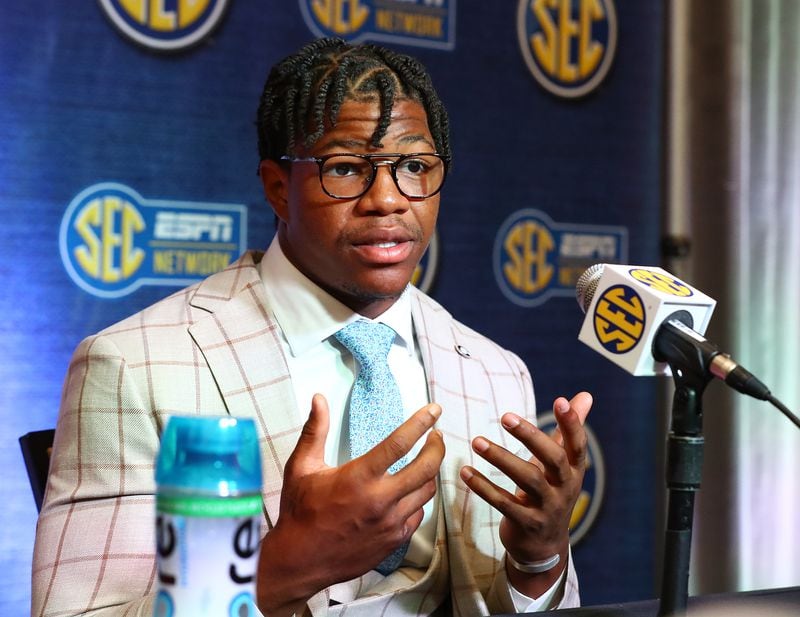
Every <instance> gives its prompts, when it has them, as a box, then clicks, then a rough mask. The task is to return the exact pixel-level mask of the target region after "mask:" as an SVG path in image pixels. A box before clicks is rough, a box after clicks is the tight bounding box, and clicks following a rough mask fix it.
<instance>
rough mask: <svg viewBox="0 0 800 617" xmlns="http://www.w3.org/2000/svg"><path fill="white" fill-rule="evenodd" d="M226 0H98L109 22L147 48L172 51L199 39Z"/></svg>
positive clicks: (222, 10) (217, 18) (215, 20)
mask: <svg viewBox="0 0 800 617" xmlns="http://www.w3.org/2000/svg"><path fill="white" fill-rule="evenodd" d="M227 4H228V0H100V7H101V8H102V9H103V12H104V13H105V14H106V16H107V17H108V18H109V19H110V20H111V23H113V24H114V26H115V27H116V28H117V29H118V30H119V31H120V32H121V33H122V34H123V35H125V36H126V37H128V38H129V39H131V40H133V41H134V42H136V43H139V44H140V45H143V46H145V47H148V48H150V49H155V50H161V51H175V50H179V49H185V48H187V47H190V46H192V45H194V44H195V43H198V42H199V41H201V40H202V39H203V38H205V36H206V35H207V34H209V33H210V32H211V30H213V29H214V27H215V26H216V25H217V24H218V23H219V22H220V20H221V19H222V17H223V15H224V14H225V9H226V7H227Z"/></svg>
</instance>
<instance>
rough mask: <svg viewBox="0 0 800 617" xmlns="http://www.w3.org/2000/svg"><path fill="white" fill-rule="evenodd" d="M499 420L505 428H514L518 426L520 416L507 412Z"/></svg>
mask: <svg viewBox="0 0 800 617" xmlns="http://www.w3.org/2000/svg"><path fill="white" fill-rule="evenodd" d="M501 421H502V423H503V426H505V427H506V428H515V427H517V426H519V423H520V418H519V416H517V415H514V414H513V413H507V414H505V415H504V416H503V417H502V419H501Z"/></svg>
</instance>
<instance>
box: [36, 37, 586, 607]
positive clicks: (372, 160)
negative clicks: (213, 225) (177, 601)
mask: <svg viewBox="0 0 800 617" xmlns="http://www.w3.org/2000/svg"><path fill="white" fill-rule="evenodd" d="M258 133H259V148H260V154H261V165H260V175H261V180H262V183H263V186H264V191H265V195H266V197H267V199H268V200H269V202H270V204H271V205H272V207H273V209H274V211H275V214H276V220H277V234H276V237H275V239H274V240H273V242H272V243H271V245H270V246H269V249H268V250H267V251H266V253H259V252H248V253H246V254H245V255H243V256H242V257H241V258H240V259H239V260H238V261H237V262H236V263H234V264H233V265H232V266H231V267H230V268H228V269H226V270H225V271H223V272H221V273H218V274H215V275H212V276H210V277H209V278H208V279H206V280H205V281H203V282H201V283H199V284H197V285H195V286H193V287H190V288H187V289H185V290H182V291H180V292H178V293H176V294H174V295H172V296H170V297H168V298H166V299H164V300H162V301H160V302H158V303H156V304H155V305H153V306H151V307H149V308H148V309H145V310H144V311H142V312H141V313H138V314H136V315H134V316H132V317H130V318H128V319H126V320H124V321H122V322H120V323H118V324H116V325H114V326H112V327H110V328H108V329H106V330H104V331H103V332H101V333H99V334H97V335H95V336H92V337H89V338H88V339H86V340H85V341H83V342H82V343H81V345H80V346H79V347H78V349H77V350H76V352H75V354H74V357H73V359H72V362H71V364H70V368H69V373H68V375H67V379H66V382H65V386H64V395H63V399H62V406H61V411H60V415H59V421H58V426H57V432H56V441H55V445H54V451H53V460H52V465H51V471H50V477H49V484H48V489H47V493H46V497H45V504H44V507H43V510H42V514H41V517H40V520H39V524H38V528H37V539H36V548H35V555H34V566H33V601H32V614H33V615H41V616H45V615H59V616H64V615H80V614H87V615H119V616H123V615H150V614H152V599H153V594H154V592H155V587H156V576H155V575H156V571H155V550H154V548H155V540H154V522H153V514H154V492H155V486H154V479H153V470H154V461H155V457H156V455H157V452H158V444H159V436H160V434H161V431H162V429H163V426H164V423H165V422H166V419H167V418H168V417H169V416H170V415H173V414H182V415H187V414H213V415H220V414H230V415H232V416H238V417H250V418H254V419H255V421H256V425H257V427H258V431H259V437H260V443H261V444H262V459H263V472H264V478H265V481H264V487H263V498H264V519H265V521H264V522H265V525H264V530H265V536H264V538H263V541H262V546H261V552H260V560H259V566H258V573H257V596H258V597H257V604H258V607H259V609H260V610H261V611H262V613H263V614H265V615H276V616H279V615H280V616H282V615H292V614H297V615H300V614H311V615H313V616H314V617H319V616H322V615H331V616H334V615H344V614H346V615H348V616H356V617H358V616H365V617H366V616H373V615H386V616H398V617H399V616H401V615H402V616H406V615H408V616H412V615H434V614H436V615H446V614H453V615H459V616H461V615H463V616H472V615H475V616H477V615H486V614H489V613H492V612H517V611H532V610H542V609H547V608H555V607H559V608H560V607H567V606H575V605H577V604H578V588H577V578H576V576H575V572H574V569H573V567H572V560H571V558H570V555H569V537H568V534H569V532H568V522H569V516H570V513H571V510H572V507H573V505H574V503H575V500H576V498H577V495H578V492H579V489H580V485H581V482H582V479H583V471H584V466H585V459H586V438H585V434H584V432H583V428H582V422H583V420H584V419H585V417H586V414H587V413H588V412H589V408H590V406H591V397H590V396H589V395H588V394H587V393H581V394H579V395H577V396H575V397H574V398H573V399H572V400H571V401H567V400H566V399H564V398H559V399H557V400H556V402H555V405H554V410H555V412H556V418H557V420H558V423H559V429H558V430H557V432H556V434H555V435H552V436H551V435H545V434H543V433H541V432H540V431H538V430H537V429H536V428H535V406H534V397H533V388H532V385H531V380H530V375H529V373H528V371H527V369H526V368H525V366H524V365H523V363H522V362H521V361H520V359H519V358H518V357H517V356H516V355H514V354H513V353H511V352H509V351H507V350H504V349H502V348H500V347H499V346H497V345H496V344H495V343H493V342H492V341H490V340H488V339H486V338H485V337H483V336H481V335H480V334H478V333H476V332H475V331H473V330H471V329H470V328H468V327H466V326H464V325H463V324H461V323H459V322H457V321H455V320H454V319H453V318H452V316H451V315H450V314H449V313H447V311H445V310H444V309H443V308H442V307H441V306H440V305H438V304H437V303H436V302H435V301H434V300H432V299H431V298H430V297H428V296H426V295H425V294H423V293H421V292H420V291H418V290H416V289H415V288H414V287H412V286H411V285H410V284H409V281H410V280H411V277H412V274H413V271H414V268H415V267H416V266H417V264H418V262H419V260H420V258H421V257H422V255H423V254H424V252H425V250H426V248H427V246H428V242H429V240H430V237H431V234H432V233H433V229H434V226H435V222H436V217H437V214H438V206H439V196H440V193H439V191H440V189H441V187H442V184H443V182H444V178H445V175H446V171H447V166H448V164H449V161H450V156H451V153H450V144H449V137H448V121H447V114H446V112H445V110H444V107H443V106H442V104H441V102H440V101H439V98H438V96H437V95H436V92H435V90H434V89H433V87H432V85H431V82H430V78H429V77H428V75H427V73H426V72H425V70H424V68H423V67H422V66H421V65H420V64H419V63H417V62H416V61H415V60H413V59H411V58H409V57H407V56H404V55H400V54H396V53H394V52H391V51H389V50H386V49H383V48H380V47H376V46H371V45H360V46H350V45H348V44H346V43H344V42H343V41H339V40H332V39H322V40H319V41H315V42H314V43H311V44H309V45H307V46H306V47H304V48H303V49H301V50H300V51H299V52H298V53H297V54H294V55H292V56H289V57H288V58H287V59H285V60H284V61H283V62H281V63H280V64H278V65H276V66H275V67H274V68H273V70H272V72H271V74H270V76H269V78H268V80H267V83H266V85H265V88H264V92H263V94H262V98H261V104H260V106H259V112H258ZM359 319H362V320H366V321H368V322H379V323H383V324H386V325H387V326H389V327H391V328H392V329H393V330H394V332H395V333H396V334H395V337H394V342H393V343H392V348H391V350H390V351H389V358H388V362H389V366H390V367H391V372H392V374H393V375H394V377H395V379H396V382H397V383H398V385H399V386H400V391H401V393H402V403H403V407H404V417H405V418H406V419H405V421H404V422H403V423H402V424H400V425H399V426H398V427H397V428H396V430H394V432H393V433H392V434H391V435H390V436H389V437H388V438H387V439H385V440H383V441H381V442H380V443H378V444H377V445H376V446H375V447H374V448H372V449H371V450H369V451H368V452H367V453H366V454H364V455H362V456H358V457H355V458H351V457H349V456H348V454H347V448H346V441H347V438H346V425H347V420H346V408H347V402H348V396H349V391H350V388H351V386H352V385H353V381H354V379H355V375H356V374H357V373H358V366H357V363H356V362H355V360H354V358H353V357H352V355H351V354H350V352H349V351H348V350H347V349H346V348H345V347H344V346H342V344H341V343H339V342H338V340H337V339H336V337H335V336H334V335H335V333H336V332H338V331H339V330H340V329H341V328H342V327H344V326H346V325H347V324H349V323H352V322H353V321H357V320H359ZM309 410H310V412H309ZM523 447H524V450H525V454H521V455H519V456H518V455H517V454H519V453H520V452H521V451H522V450H523ZM400 459H405V460H407V461H408V464H407V465H406V466H405V467H404V468H403V469H402V470H401V471H399V472H397V473H395V474H390V473H388V472H387V470H388V469H389V467H391V466H392V465H393V464H394V463H395V462H397V461H398V460H400ZM401 546H402V547H404V551H405V552H404V556H403V558H402V563H400V566H399V567H397V568H396V569H394V570H393V571H390V572H383V573H381V572H378V571H377V570H376V569H375V568H376V567H377V566H378V564H380V563H382V562H383V560H384V559H385V558H386V557H387V555H389V554H391V553H393V552H394V551H396V549H398V547H401Z"/></svg>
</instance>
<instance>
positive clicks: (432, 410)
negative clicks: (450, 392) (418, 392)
mask: <svg viewBox="0 0 800 617" xmlns="http://www.w3.org/2000/svg"><path fill="white" fill-rule="evenodd" d="M428 413H429V414H431V415H432V416H433V417H434V419H435V420H438V419H439V416H441V415H442V408H441V407H439V405H428Z"/></svg>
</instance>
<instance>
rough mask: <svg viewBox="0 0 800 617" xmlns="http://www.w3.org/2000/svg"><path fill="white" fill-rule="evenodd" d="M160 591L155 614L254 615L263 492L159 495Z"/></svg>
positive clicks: (196, 616) (158, 616)
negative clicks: (229, 495)
mask: <svg viewBox="0 0 800 617" xmlns="http://www.w3.org/2000/svg"><path fill="white" fill-rule="evenodd" d="M156 504H157V505H156V548H157V557H158V580H159V591H158V594H157V596H156V600H155V604H154V607H153V615H154V617H205V616H211V615H213V616H214V617H218V616H226V615H229V616H230V617H251V616H254V615H256V611H255V608H254V597H255V574H256V568H257V565H258V547H259V541H260V536H261V534H260V533H259V526H260V521H261V498H260V496H257V495H256V496H247V497H234V498H222V499H221V498H205V497H171V496H164V495H159V496H158V498H157V501H156Z"/></svg>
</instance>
